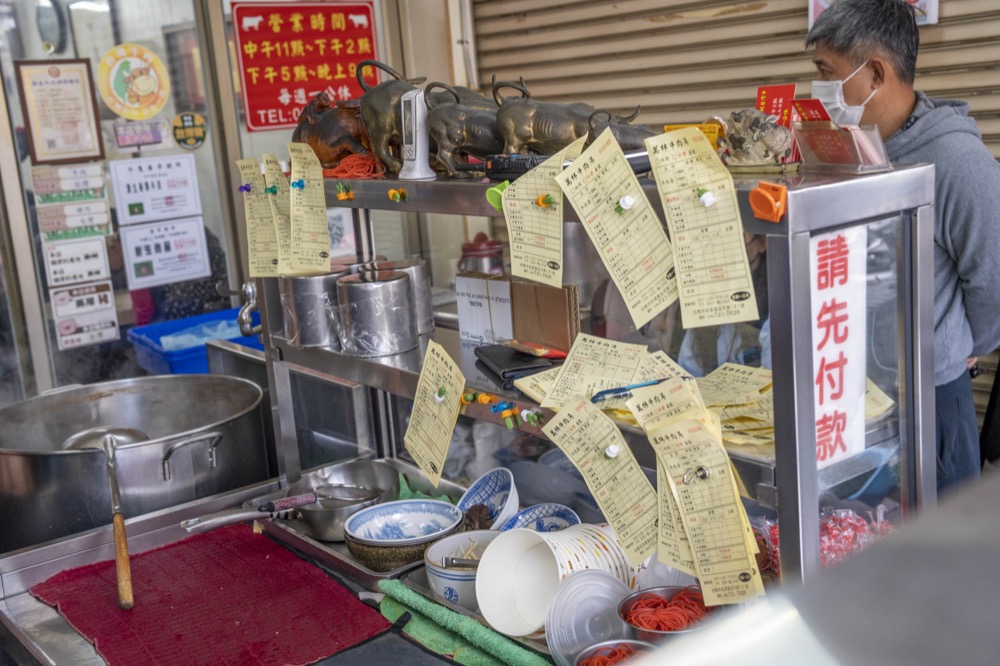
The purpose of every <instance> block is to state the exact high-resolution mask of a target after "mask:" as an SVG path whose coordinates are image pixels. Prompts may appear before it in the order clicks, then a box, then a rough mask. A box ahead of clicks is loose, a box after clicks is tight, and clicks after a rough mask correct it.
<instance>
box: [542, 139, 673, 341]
mask: <svg viewBox="0 0 1000 666" xmlns="http://www.w3.org/2000/svg"><path fill="white" fill-rule="evenodd" d="M556 182H558V183H559V186H560V187H561V188H562V190H563V192H565V193H566V196H567V197H568V198H569V200H570V201H571V202H572V203H573V208H575V209H576V212H577V213H579V215H580V221H581V223H582V224H583V227H584V229H586V230H587V235H588V236H590V240H591V241H592V242H593V243H594V247H596V248H597V251H598V253H599V254H600V255H601V261H603V262H604V266H605V267H606V268H607V269H608V273H609V274H610V275H611V279H612V280H614V282H615V285H616V286H617V287H618V290H619V291H620V292H621V295H622V298H623V299H624V300H625V305H626V306H627V307H628V311H629V314H630V315H631V316H632V321H633V322H634V323H635V326H636V328H639V327H640V326H642V325H643V324H645V323H647V322H648V321H649V320H650V319H652V318H653V317H655V316H656V315H657V314H659V313H660V312H662V311H663V310H665V309H666V308H667V306H668V305H670V304H671V303H673V302H674V301H675V300H677V281H676V280H675V279H674V255H673V250H672V249H671V247H670V241H669V240H667V234H666V232H665V231H664V230H663V225H662V224H661V223H660V220H659V218H657V216H656V212H655V211H654V210H653V207H652V206H650V204H649V200H648V199H647V198H646V194H645V193H644V192H643V191H642V186H641V185H639V179H638V178H636V177H635V174H634V173H633V172H632V167H630V166H629V164H628V161H627V160H626V159H625V153H623V152H622V149H621V146H619V145H618V142H617V141H615V137H614V135H612V134H611V130H610V129H606V130H604V132H602V133H601V135H600V136H599V137H597V140H596V141H594V143H592V144H591V145H590V147H589V148H587V150H585V151H583V154H582V155H580V157H579V158H577V159H576V160H574V161H573V163H572V164H571V165H570V166H569V167H567V168H566V170H565V171H563V172H562V173H561V174H559V175H558V176H556ZM616 209H617V210H616ZM619 211H620V212H619Z"/></svg>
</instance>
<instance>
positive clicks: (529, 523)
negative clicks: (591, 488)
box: [500, 503, 580, 532]
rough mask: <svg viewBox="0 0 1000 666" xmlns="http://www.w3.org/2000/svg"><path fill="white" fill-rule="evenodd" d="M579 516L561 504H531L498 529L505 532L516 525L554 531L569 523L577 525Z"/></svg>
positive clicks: (539, 530)
mask: <svg viewBox="0 0 1000 666" xmlns="http://www.w3.org/2000/svg"><path fill="white" fill-rule="evenodd" d="M579 524H580V516H578V515H576V512H575V511H573V509H571V508H569V507H568V506H565V505H563V504H553V503H548V504H533V505H532V506H529V507H528V508H527V509H522V510H521V511H518V512H517V513H516V514H514V515H513V516H512V517H511V519H510V520H508V521H507V522H506V523H504V524H503V525H501V526H500V531H502V532H506V531H507V530H512V529H515V528H518V527H526V528H527V529H529V530H535V531H536V532H556V531H558V530H564V529H566V528H567V527H569V526H570V525H579Z"/></svg>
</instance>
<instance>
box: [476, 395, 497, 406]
mask: <svg viewBox="0 0 1000 666" xmlns="http://www.w3.org/2000/svg"><path fill="white" fill-rule="evenodd" d="M476 402H478V403H479V404H480V405H488V404H490V403H491V402H493V396H491V395H490V394H489V393H480V394H479V395H477V396H476Z"/></svg>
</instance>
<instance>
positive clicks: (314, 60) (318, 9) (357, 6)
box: [233, 2, 378, 132]
mask: <svg viewBox="0 0 1000 666" xmlns="http://www.w3.org/2000/svg"><path fill="white" fill-rule="evenodd" d="M233 28H234V32H235V35H236V55H237V61H238V63H239V68H240V82H241V86H242V92H243V111H244V116H245V118H246V125H247V130H249V131H251V132H255V131H260V130H271V129H280V128H287V127H295V125H296V124H297V122H298V119H299V114H300V113H301V112H302V109H303V108H304V107H305V106H306V104H308V103H309V101H310V100H312V98H313V97H315V96H316V95H318V94H319V93H320V92H325V93H326V94H327V95H329V96H330V99H331V100H333V101H337V100H346V99H355V98H358V97H360V96H361V95H362V93H363V92H364V91H363V90H362V88H361V86H360V84H358V80H357V67H358V63H359V62H361V61H362V60H378V44H377V42H376V37H375V36H376V30H375V9H374V2H352V3H334V2H295V3H287V2H285V3H260V2H234V3H233ZM365 80H366V81H367V82H368V83H369V84H370V85H375V84H377V83H378V79H377V75H376V74H375V73H369V74H367V75H366V78H365Z"/></svg>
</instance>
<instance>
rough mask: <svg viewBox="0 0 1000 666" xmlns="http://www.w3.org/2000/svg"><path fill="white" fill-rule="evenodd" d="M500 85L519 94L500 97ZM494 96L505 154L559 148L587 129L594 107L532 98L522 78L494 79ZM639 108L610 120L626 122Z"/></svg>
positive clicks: (637, 113)
mask: <svg viewBox="0 0 1000 666" xmlns="http://www.w3.org/2000/svg"><path fill="white" fill-rule="evenodd" d="M502 88H513V89H515V90H518V91H519V92H520V93H521V97H507V98H501V97H500V94H499V91H500V90H501V89H502ZM493 99H494V100H495V101H496V103H497V105H498V106H499V107H500V108H499V109H498V110H497V127H498V128H499V130H500V133H501V134H502V135H503V138H504V152H505V153H508V154H518V153H526V152H528V151H531V152H535V153H539V154H541V155H552V154H554V153H557V152H559V151H560V150H562V149H563V148H565V147H566V146H568V145H569V144H571V143H573V142H574V141H576V140H577V139H579V138H580V137H582V136H587V133H588V132H589V131H590V116H591V115H592V114H593V113H594V112H595V111H597V109H595V108H594V107H592V106H591V105H589V104H584V103H583V102H574V103H572V104H557V103H555V102H541V101H539V100H536V99H532V97H531V93H530V92H529V91H528V89H527V87H526V86H525V85H524V81H523V79H522V81H521V82H520V83H515V82H512V81H497V80H496V79H495V78H494V80H493ZM639 108H640V107H638V106H637V107H636V108H635V111H634V112H633V113H632V115H630V116H625V117H622V116H613V117H612V121H613V122H614V123H618V124H626V125H627V124H628V123H629V122H631V121H632V120H634V119H635V118H636V116H638V115H639Z"/></svg>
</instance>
